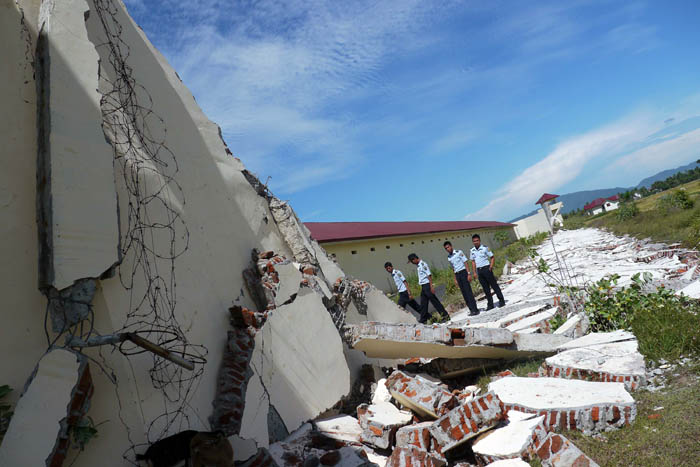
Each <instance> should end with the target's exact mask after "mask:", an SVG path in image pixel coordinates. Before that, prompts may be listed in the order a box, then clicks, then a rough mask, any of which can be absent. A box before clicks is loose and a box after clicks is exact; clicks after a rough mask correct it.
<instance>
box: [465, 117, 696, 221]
mask: <svg viewBox="0 0 700 467" xmlns="http://www.w3.org/2000/svg"><path fill="white" fill-rule="evenodd" d="M684 123H688V124H690V125H692V126H691V127H690V128H688V126H687V125H686V127H685V128H684V127H683V124H684ZM664 125H665V122H664V118H663V117H662V116H659V115H652V114H650V113H638V114H633V115H630V116H628V117H625V118H623V119H621V120H620V121H618V122H615V123H612V124H609V125H606V126H603V127H601V128H598V129H595V130H592V131H590V132H588V133H585V134H583V135H579V136H575V137H572V138H569V139H567V140H566V141H564V142H562V143H561V144H559V145H558V146H557V147H556V148H555V149H554V150H553V151H552V152H550V153H549V154H548V155H547V156H545V157H544V158H543V159H542V160H540V161H538V162H537V163H535V164H533V165H531V166H530V167H528V168H527V169H525V170H524V171H523V172H522V173H521V174H520V175H518V176H517V177H515V178H513V179H512V180H510V181H509V182H507V183H506V184H505V185H503V186H502V187H501V188H500V189H498V190H497V191H496V192H495V194H494V197H493V199H492V200H491V201H490V202H489V203H488V204H487V205H486V206H484V207H483V208H482V209H480V210H478V211H476V212H474V213H471V214H469V215H467V216H466V217H465V218H466V219H486V218H488V219H491V218H496V219H500V218H504V217H509V216H512V215H515V214H518V213H519V212H520V211H522V210H524V209H527V208H529V207H531V206H532V203H533V202H534V200H536V199H537V198H539V196H540V195H541V194H542V193H545V192H550V193H551V192H554V191H556V190H557V189H558V188H560V187H562V186H564V185H566V184H567V183H569V182H571V181H573V180H575V179H576V178H577V177H579V176H580V175H581V173H582V172H583V171H584V170H585V169H586V168H587V165H589V164H594V163H597V164H598V165H597V166H596V167H597V169H596V171H595V172H594V174H593V175H592V176H593V177H594V178H595V179H601V178H606V176H607V178H613V179H614V178H617V179H618V180H619V174H620V172H621V171H624V172H625V173H626V174H627V175H630V174H634V175H639V176H648V175H650V174H651V173H653V172H654V171H659V170H663V169H667V168H669V167H675V166H678V165H681V164H685V163H687V162H688V161H689V160H692V159H694V158H700V150H699V149H698V147H700V128H698V126H700V119H697V118H695V119H688V120H685V121H684V122H680V123H679V124H678V127H679V128H678V129H677V130H676V131H663V132H660V130H661V129H662V128H663V127H664ZM615 175H618V176H617V177H615Z"/></svg>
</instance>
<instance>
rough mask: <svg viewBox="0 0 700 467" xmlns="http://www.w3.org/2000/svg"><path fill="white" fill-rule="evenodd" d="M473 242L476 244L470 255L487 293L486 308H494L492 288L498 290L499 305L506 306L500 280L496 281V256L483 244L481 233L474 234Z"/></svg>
mask: <svg viewBox="0 0 700 467" xmlns="http://www.w3.org/2000/svg"><path fill="white" fill-rule="evenodd" d="M472 243H473V244H474V247H473V248H472V249H471V252H470V256H471V259H472V264H473V265H474V270H475V271H476V274H477V277H478V278H479V283H480V284H481V287H482V288H483V289H484V293H485V294H486V301H487V303H488V306H487V307H486V310H492V309H493V297H491V289H493V291H494V292H496V296H497V297H498V306H499V307H503V306H505V304H506V300H505V299H504V298H503V293H501V288H500V287H499V286H498V282H496V276H494V275H493V263H494V262H495V261H496V257H495V256H493V253H491V250H489V247H487V246H486V245H482V244H481V237H480V236H479V234H474V235H472Z"/></svg>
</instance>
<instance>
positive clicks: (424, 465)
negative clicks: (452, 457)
mask: <svg viewBox="0 0 700 467" xmlns="http://www.w3.org/2000/svg"><path fill="white" fill-rule="evenodd" d="M444 465H447V463H446V462H445V461H444V460H443V459H441V458H439V457H437V456H435V455H433V454H431V453H429V452H426V451H423V450H421V449H418V448H415V447H397V448H396V449H394V452H392V453H391V457H389V460H388V461H387V463H386V467H442V466H444Z"/></svg>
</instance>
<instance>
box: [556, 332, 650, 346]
mask: <svg viewBox="0 0 700 467" xmlns="http://www.w3.org/2000/svg"><path fill="white" fill-rule="evenodd" d="M633 339H636V338H635V337H634V334H632V333H631V332H629V331H623V330H617V331H612V332H592V333H590V334H587V335H585V336H583V337H579V338H578V339H574V340H572V341H571V342H567V343H564V344H561V345H559V347H558V348H557V350H569V349H573V348H576V347H588V346H590V345H598V344H611V343H613V342H622V341H629V340H633Z"/></svg>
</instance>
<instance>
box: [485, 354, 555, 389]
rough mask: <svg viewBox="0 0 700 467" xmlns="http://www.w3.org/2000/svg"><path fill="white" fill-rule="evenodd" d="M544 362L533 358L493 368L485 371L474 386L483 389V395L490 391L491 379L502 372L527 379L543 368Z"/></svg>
mask: <svg viewBox="0 0 700 467" xmlns="http://www.w3.org/2000/svg"><path fill="white" fill-rule="evenodd" d="M543 361H544V359H543V358H531V359H527V360H520V361H515V360H511V361H509V362H505V363H503V364H502V365H499V366H497V367H492V368H489V369H487V370H485V371H484V372H483V374H482V375H481V376H479V378H478V379H477V380H476V383H474V384H476V385H477V386H479V388H481V393H482V394H483V393H485V392H487V391H488V386H489V383H490V382H491V378H492V377H493V376H494V375H496V374H498V373H500V372H501V371H505V370H510V371H512V372H513V373H514V374H515V376H522V377H527V375H528V373H537V370H538V369H539V368H540V367H541V366H542V362H543Z"/></svg>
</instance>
